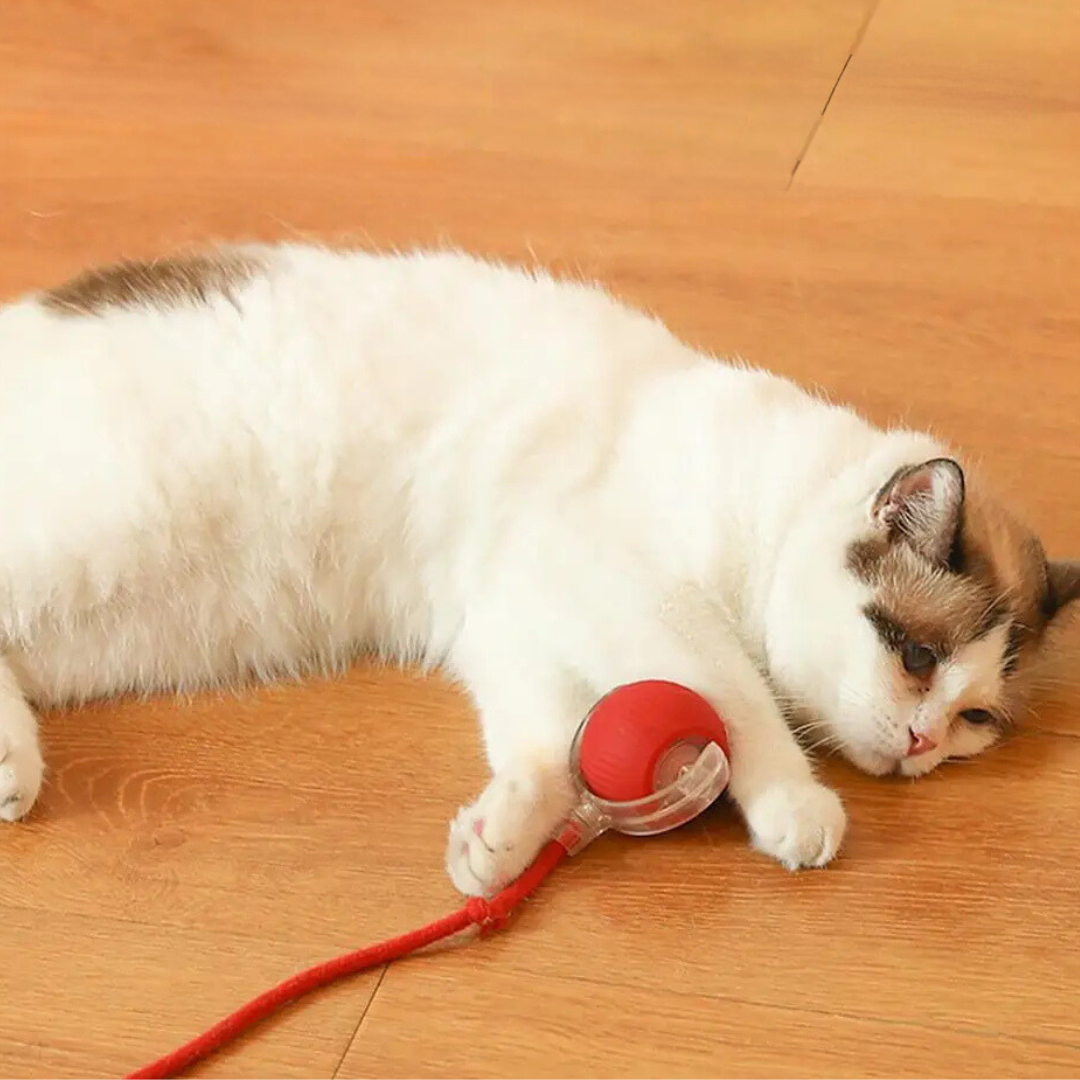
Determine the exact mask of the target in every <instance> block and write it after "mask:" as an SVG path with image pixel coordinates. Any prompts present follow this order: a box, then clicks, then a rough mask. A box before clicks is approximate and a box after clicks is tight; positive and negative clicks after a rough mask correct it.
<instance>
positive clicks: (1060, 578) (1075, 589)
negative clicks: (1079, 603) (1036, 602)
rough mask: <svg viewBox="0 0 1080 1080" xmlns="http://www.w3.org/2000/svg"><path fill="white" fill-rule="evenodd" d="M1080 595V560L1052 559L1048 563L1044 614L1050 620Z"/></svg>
mask: <svg viewBox="0 0 1080 1080" xmlns="http://www.w3.org/2000/svg"><path fill="white" fill-rule="evenodd" d="M1078 597H1080V562H1065V561H1059V560H1057V559H1051V560H1050V562H1048V563H1047V564H1046V597H1045V598H1044V600H1043V614H1044V615H1045V616H1046V620H1047V622H1049V621H1050V620H1051V619H1052V618H1053V617H1054V616H1055V615H1056V614H1057V613H1058V612H1059V611H1061V609H1062V608H1064V607H1068V605H1069V604H1071V603H1072V602H1073V601H1074V600H1076V599H1077V598H1078Z"/></svg>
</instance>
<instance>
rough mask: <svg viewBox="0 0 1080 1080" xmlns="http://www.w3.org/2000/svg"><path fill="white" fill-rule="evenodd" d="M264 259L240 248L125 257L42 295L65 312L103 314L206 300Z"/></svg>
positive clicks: (242, 279) (254, 269)
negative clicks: (146, 257)
mask: <svg viewBox="0 0 1080 1080" xmlns="http://www.w3.org/2000/svg"><path fill="white" fill-rule="evenodd" d="M262 269H263V265H262V263H260V262H259V261H258V260H257V259H255V258H253V257H251V256H248V255H241V254H239V253H238V252H230V251H221V252H214V253H211V254H200V255H184V256H173V257H171V258H164V259H157V260H155V261H153V262H133V261H125V262H120V263H116V264H114V265H112V266H104V267H99V268H95V269H92V270H87V271H85V272H83V273H82V274H79V275H78V277H75V278H73V279H72V280H71V281H69V282H67V283H66V284H64V285H61V286H59V287H58V288H55V289H51V290H50V291H48V292H46V293H44V294H43V295H42V297H41V303H42V305H43V306H44V307H46V308H48V309H49V310H50V311H55V312H57V313H58V314H62V315H100V314H102V313H103V312H105V311H107V310H108V309H109V308H140V307H156V308H159V309H163V310H167V309H169V308H174V307H180V306H182V305H185V304H206V303H208V302H209V301H210V299H211V297H213V296H215V295H225V296H228V297H230V298H231V290H232V289H234V288H236V287H237V286H238V285H243V284H245V283H246V282H248V281H250V280H251V279H252V278H253V277H254V276H255V275H256V274H257V273H258V272H259V271H260V270H262Z"/></svg>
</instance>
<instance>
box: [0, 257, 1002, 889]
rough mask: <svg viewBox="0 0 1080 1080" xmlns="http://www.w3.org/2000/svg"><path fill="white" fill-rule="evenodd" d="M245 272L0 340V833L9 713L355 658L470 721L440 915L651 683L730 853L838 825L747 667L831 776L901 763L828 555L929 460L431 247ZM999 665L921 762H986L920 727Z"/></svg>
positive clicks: (552, 823) (824, 408)
mask: <svg viewBox="0 0 1080 1080" xmlns="http://www.w3.org/2000/svg"><path fill="white" fill-rule="evenodd" d="M254 250H256V251H257V253H258V254H259V257H260V258H263V259H265V260H266V261H267V263H268V266H269V269H268V271H267V273H266V274H264V275H258V276H256V277H255V279H254V280H253V281H251V282H250V283H248V284H246V285H244V286H241V287H240V288H239V289H237V290H236V291H235V293H234V295H233V297H232V298H227V297H225V296H221V297H217V298H216V299H214V300H212V302H211V303H210V304H208V305H205V306H197V305H194V304H193V305H190V306H186V307H180V308H174V309H172V310H169V311H167V312H162V311H157V310H152V309H147V310H136V311H132V310H120V309H111V310H110V311H108V312H107V313H105V314H102V315H97V316H72V315H58V314H54V313H51V312H49V311H47V310H45V309H44V308H43V307H42V306H40V305H39V304H38V302H37V301H36V300H35V299H34V298H32V297H30V298H27V299H25V300H23V301H20V302H19V303H16V304H13V305H11V306H9V307H7V308H6V309H4V310H3V311H2V312H0V380H2V382H0V385H2V386H3V391H4V392H3V394H2V395H0V461H2V462H3V468H0V506H2V507H3V512H4V517H3V525H2V527H0V638H2V641H3V644H4V656H5V660H6V663H5V662H0V740H2V743H0V745H2V746H3V747H4V748H5V749H6V757H4V758H3V764H2V767H0V803H5V802H6V806H5V808H4V809H3V810H0V813H3V814H4V816H7V817H18V816H20V815H21V814H23V813H25V812H26V810H28V809H29V807H30V805H31V803H32V802H33V800H34V797H35V796H36V795H37V791H38V788H39V786H40V779H41V759H40V755H39V754H38V752H37V747H36V741H35V732H34V724H33V718H32V715H31V713H30V711H29V709H28V707H27V706H26V704H25V703H24V695H25V697H26V698H28V699H30V700H33V701H36V702H39V703H46V704H52V703H57V702H62V701H71V700H81V699H86V698H89V697H92V696H96V695H102V694H112V693H116V692H120V691H124V690H126V689H151V688H156V687H166V686H179V687H193V686H197V685H201V684H205V683H209V682H216V681H221V680H232V679H237V678H240V677H243V676H245V675H247V674H255V675H257V676H271V675H273V674H274V673H276V672H285V673H289V672H300V671H303V670H305V669H306V668H308V667H309V666H314V665H318V666H326V665H335V664H339V663H344V662H346V661H347V660H348V659H349V658H350V657H351V656H353V655H354V654H355V653H356V652H357V651H358V650H360V649H362V648H376V649H378V650H379V651H380V652H381V653H382V654H384V655H386V656H388V657H389V656H397V657H408V658H414V659H423V660H425V661H427V662H429V663H432V664H436V663H445V664H446V665H447V667H448V669H449V670H450V671H451V672H453V673H454V674H455V675H456V676H458V677H459V678H460V679H461V680H462V681H463V683H464V684H465V685H466V686H467V687H468V689H469V691H470V692H471V693H472V695H473V697H474V699H475V701H476V704H477V706H478V709H479V713H480V717H481V722H482V726H483V733H484V739H485V742H486V747H487V752H488V756H489V759H490V762H491V766H492V770H493V773H494V776H493V780H492V783H491V785H490V786H489V787H488V789H487V791H486V792H485V793H484V794H483V795H481V797H480V799H479V800H478V801H477V803H476V804H474V806H473V807H470V808H468V809H466V810H464V811H462V813H461V814H460V815H459V816H458V818H457V819H456V821H455V823H454V824H453V825H452V826H451V836H450V846H449V851H448V866H449V870H450V874H451V876H452V877H453V879H454V881H455V882H456V883H457V885H458V886H459V887H460V888H462V889H463V890H465V891H467V892H483V891H489V890H490V889H492V888H494V887H495V886H496V885H498V884H499V883H500V882H503V881H505V880H507V879H508V878H510V877H512V876H514V875H515V874H517V873H518V872H519V871H520V870H521V869H522V868H523V867H524V866H525V865H526V864H527V863H528V861H529V860H530V859H531V858H532V856H533V855H534V854H535V852H536V850H537V848H538V847H539V845H540V844H541V843H542V842H543V840H544V839H545V838H546V837H547V836H548V835H549V834H550V832H551V831H552V830H553V829H554V828H555V827H556V826H557V825H558V823H559V822H560V820H561V819H562V818H563V816H564V815H565V814H566V812H567V810H568V809H569V806H570V803H571V799H572V791H571V785H570V782H569V778H568V776H567V771H566V757H567V749H568V745H569V742H570V738H571V736H572V734H573V731H574V729H575V727H576V726H577V724H578V722H579V721H580V719H581V717H582V715H583V710H584V709H585V708H587V706H588V704H589V703H590V702H591V701H592V700H594V699H595V698H596V697H597V696H598V695H599V694H601V693H603V692H604V691H606V690H608V689H610V688H611V687H613V686H614V685H617V684H619V683H624V682H627V681H630V680H634V679H639V678H646V677H663V678H669V679H674V680H676V681H680V682H683V683H685V684H687V685H690V686H692V687H694V688H696V689H698V690H700V691H702V692H703V693H705V694H706V695H708V696H709V697H710V698H711V699H712V700H713V701H714V702H715V703H716V705H717V706H718V708H719V709H720V710H721V712H722V714H723V715H724V717H725V718H726V720H727V722H728V724H729V727H730V730H731V738H732V756H733V768H734V776H733V780H732V784H731V794H732V795H733V797H734V799H735V801H736V803H737V804H738V806H739V807H740V808H741V810H742V812H743V813H744V815H745V816H746V819H747V821H748V824H749V828H750V831H751V834H752V836H753V839H754V842H755V843H756V844H757V846H758V847H760V848H761V849H762V850H763V851H766V852H768V853H769V854H772V855H774V856H775V857H777V858H778V859H780V860H781V861H782V862H783V863H785V864H786V865H788V866H791V867H796V866H802V865H820V864H823V863H825V862H827V861H828V860H829V859H830V858H831V857H832V856H833V854H834V853H835V852H836V850H837V848H838V846H839V844H840V841H841V839H842V836H843V832H844V828H845V818H844V812H843V808H842V807H841V805H840V802H839V800H838V799H837V798H836V796H835V795H833V794H832V792H830V791H828V790H827V789H825V788H823V787H822V786H820V785H819V784H818V783H817V781H816V780H815V779H814V777H813V774H812V771H811V767H810V765H809V763H808V761H807V758H806V756H805V755H804V753H803V751H802V749H801V748H800V747H799V745H798V743H797V742H796V740H795V738H794V737H793V736H792V734H791V733H790V732H789V729H788V727H787V725H786V722H785V720H784V717H783V715H782V711H781V708H780V706H779V705H778V703H777V701H776V699H775V697H774V692H773V687H772V686H770V684H769V683H767V681H766V678H765V675H764V673H765V672H768V674H769V676H770V677H771V679H772V681H773V684H774V685H775V687H777V688H779V689H780V690H781V691H782V693H783V694H784V695H785V696H786V697H788V698H790V699H791V700H792V702H793V703H794V704H796V705H800V706H805V707H806V708H807V709H809V710H811V711H812V712H813V713H814V714H815V715H817V716H819V717H821V718H822V721H821V722H822V723H824V724H825V725H827V727H826V730H827V731H828V733H829V736H830V737H831V738H832V739H834V740H836V741H838V742H839V743H840V744H841V746H842V748H843V749H844V750H845V752H847V753H849V756H851V757H852V759H853V760H855V761H856V762H857V763H858V764H861V765H862V766H863V767H867V768H870V769H871V770H872V771H885V770H886V769H892V768H895V767H897V766H898V764H899V763H900V762H901V761H904V757H903V755H904V752H905V751H906V748H907V745H908V738H909V731H908V728H909V725H910V724H911V723H914V722H915V720H914V719H913V717H914V715H915V714H914V712H913V709H914V708H915V706H914V705H910V704H907V703H905V702H904V701H902V700H898V699H897V694H896V692H895V691H894V689H893V684H892V682H891V680H890V676H889V672H891V671H892V670H893V668H894V666H895V661H894V659H893V658H892V657H890V656H888V655H887V654H886V653H885V651H884V649H883V648H882V646H881V645H880V644H879V643H878V642H877V640H876V638H875V637H874V634H873V632H872V630H871V628H870V627H869V625H868V624H867V622H866V620H865V619H864V618H863V617H862V615H861V613H860V610H859V609H860V605H861V603H862V602H863V601H864V599H865V597H864V595H863V593H864V591H865V587H864V586H861V585H860V584H859V583H858V582H857V581H855V580H854V579H853V578H852V576H851V575H850V574H849V573H848V572H847V570H846V568H845V566H844V552H845V550H846V545H847V544H848V543H849V542H850V540H851V539H852V538H854V537H855V536H858V535H859V534H860V533H861V532H864V531H865V530H866V529H867V528H868V526H869V520H870V519H869V506H870V501H871V500H872V498H873V496H874V494H875V492H876V491H877V490H878V489H879V488H880V486H881V484H882V483H883V482H884V481H885V480H886V479H887V478H888V476H889V475H890V474H891V473H892V471H893V470H894V469H895V468H896V467H897V466H899V465H900V464H903V463H911V462H916V461H920V460H923V459H925V458H928V457H933V456H936V455H938V454H940V453H941V452H942V448H941V447H940V446H938V444H936V443H935V442H934V441H933V440H931V439H929V438H927V437H925V436H922V435H918V434H913V433H908V432H903V431H897V432H891V433H884V432H880V431H877V430H874V429H873V428H871V427H870V426H868V425H867V424H866V423H864V422H863V421H862V420H861V419H859V418H858V417H856V416H855V415H854V414H853V413H852V412H850V411H847V410H845V409H841V408H838V407H834V406H830V405H828V404H826V403H824V402H821V401H819V400H816V399H814V398H811V397H809V396H807V395H805V394H803V393H802V392H801V391H800V390H798V389H797V388H796V387H794V386H793V385H791V384H790V383H788V382H786V381H784V380H781V379H779V378H776V377H773V376H771V375H768V374H765V373H761V372H758V371H753V370H748V369H745V368H742V367H737V366H731V365H728V364H724V363H720V362H718V361H716V360H714V359H712V358H710V357H706V356H703V355H701V354H700V353H698V352H695V351H693V350H691V349H690V348H688V347H686V346H685V345H683V344H681V343H680V342H679V341H677V340H676V339H675V338H674V337H673V336H672V335H671V334H670V333H669V332H668V331H667V330H666V329H665V328H664V327H663V326H661V325H660V324H659V323H658V322H656V321H655V320H652V319H649V318H647V317H646V316H644V315H642V314H640V313H637V312H634V311H631V310H628V309H627V308H625V307H623V306H621V305H619V304H618V303H616V302H615V301H613V300H612V299H611V298H609V297H608V296H607V295H606V294H605V293H603V292H602V291H600V290H599V289H596V288H592V287H586V286H584V285H580V284H574V283H565V282H564V283H559V282H556V281H554V280H552V279H550V278H549V277H547V276H545V275H542V274H528V273H523V272H519V271H516V270H511V269H506V268H500V267H495V266H492V265H489V264H485V263H482V262H478V261H474V260H471V259H468V258H466V257H463V256H458V255H451V254H417V255H411V256H384V257H376V256H371V255H367V254H360V253H350V254H343V253H334V252H331V251H327V250H323V249H319V248H316V247H308V246H301V245H294V246H284V247H277V248H267V249H261V248H260V249H254ZM695 605H703V607H701V610H707V611H708V612H711V614H710V616H709V617H708V618H707V619H706V620H705V622H704V623H701V622H700V621H699V623H698V624H697V625H698V626H699V631H695V633H694V634H693V635H690V636H689V637H688V636H687V635H686V634H685V633H682V632H681V631H680V630H679V621H680V619H682V618H684V617H689V614H690V608H692V607H694V606H695ZM699 614H700V612H699ZM702 625H704V626H706V627H707V629H706V631H704V632H701V631H700V626H702ZM996 647H997V649H998V652H997V654H995V653H994V649H995V643H993V642H988V643H984V645H983V646H982V652H981V653H978V655H976V653H975V652H973V654H972V656H971V657H970V658H966V659H963V658H962V659H958V661H957V662H958V663H959V664H960V665H961V666H965V667H966V666H971V667H973V668H974V669H976V674H974V675H972V676H970V677H967V678H964V679H958V680H957V681H956V686H955V687H954V689H953V690H950V691H948V692H947V694H946V697H949V700H943V701H942V702H941V703H940V708H939V710H938V712H937V713H935V717H934V719H933V723H934V724H937V725H938V727H939V728H940V731H939V732H938V733H939V734H940V735H941V736H942V745H941V747H940V755H941V756H944V755H945V754H947V753H950V752H953V750H957V751H958V752H974V751H975V750H978V749H981V748H982V745H983V743H984V742H986V741H990V739H991V738H992V737H988V736H984V735H983V734H982V733H975V734H974V735H973V734H972V733H971V732H969V731H966V730H965V731H961V732H960V733H959V735H958V736H957V738H958V742H957V744H956V746H955V747H951V746H950V742H949V734H948V733H949V731H950V730H952V728H953V727H954V726H955V724H954V723H953V720H952V717H951V710H952V708H953V705H954V704H955V702H953V701H952V698H956V699H957V700H959V699H960V698H964V703H965V704H969V703H970V701H971V700H972V699H973V696H981V698H989V699H992V698H993V696H994V695H995V693H997V685H996V682H995V680H996V679H997V678H998V676H997V665H998V661H999V660H1000V649H1001V648H1002V647H1003V645H1002V643H1001V642H997V643H996ZM973 648H974V647H973ZM20 688H21V690H20ZM943 692H944V691H943ZM978 703H979V704H983V703H984V701H983V700H980V701H979V702H978ZM920 722H921V721H920ZM935 730H937V728H935ZM973 738H974V740H975V741H974V742H972V739H973ZM965 740H966V741H965ZM3 752H4V751H3V750H0V754H2V753H3ZM923 764H927V763H923ZM931 764H936V761H934V762H932V763H931ZM906 765H907V766H908V767H910V766H911V762H910V761H908V762H906Z"/></svg>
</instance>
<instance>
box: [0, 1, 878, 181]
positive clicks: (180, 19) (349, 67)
mask: <svg viewBox="0 0 1080 1080" xmlns="http://www.w3.org/2000/svg"><path fill="white" fill-rule="evenodd" d="M868 3H869V0H812V2H807V0H770V2H769V3H765V4H748V3H740V4H736V5H731V6H729V7H728V9H727V10H726V11H725V12H724V15H723V17H719V18H718V17H717V13H716V8H715V5H714V4H713V3H711V2H709V0H694V2H692V3H681V4H678V5H674V6H672V5H658V4H655V3H652V2H649V0H636V2H634V3H626V2H619V3H616V2H615V0H605V2H603V3H594V4H590V5H588V7H586V8H582V7H581V5H580V4H575V3H573V2H572V0H547V2H545V3H542V4H529V5H520V4H502V5H494V6H493V5H491V4H486V3H482V2H480V0H458V2H455V3H453V4H447V3H434V2H427V3H410V4H409V5H407V6H406V7H405V8H404V9H403V8H402V5H399V4H395V3H391V2H386V0H384V2H381V3H374V4H371V3H369V4H351V3H347V2H345V0H334V2H331V3H321V4H319V5H317V6H314V7H312V8H310V9H309V10H307V11H306V12H305V14H304V17H303V18H298V17H297V13H296V8H295V5H293V4H290V3H287V2H286V0H273V2H267V0H232V2H231V3H228V4H215V3H210V2H209V0H200V2H198V3H188V4H184V5H182V6H180V7H178V6H176V5H174V4H166V3H143V2H139V0H112V2H110V3H109V4H107V5H96V6H94V7H90V8H78V7H74V6H72V5H71V4H68V3H63V2H61V0H40V2H38V3H34V4H25V3H23V4H14V5H11V4H9V5H5V11H4V14H3V15H2V16H0V39H2V40H4V41H5V42H6V43H7V54H6V58H5V64H4V65H3V66H2V71H0V102H3V106H2V107H0V128H2V129H3V130H4V131H5V133H6V135H7V138H8V139H10V140H11V141H10V143H9V149H8V155H7V162H8V164H6V169H10V170H12V171H15V172H17V173H18V174H19V175H22V176H24V177H26V178H27V179H28V180H31V181H32V180H33V179H35V178H37V177H39V176H42V175H44V176H49V177H55V176H57V175H64V176H66V177H67V178H68V179H69V180H70V181H72V182H73V183H76V184H77V183H78V182H80V181H81V180H82V179H83V178H84V176H85V175H86V167H85V162H86V160H87V159H88V158H89V159H92V161H93V163H94V169H93V175H103V174H104V175H111V176H114V177H116V178H117V179H120V178H121V177H131V176H132V174H133V172H135V173H137V174H138V175H140V176H143V177H147V176H148V175H149V174H156V173H158V172H163V171H168V172H170V173H172V175H173V176H174V177H175V178H176V179H179V178H181V177H186V178H189V179H196V178H197V179H198V180H200V181H202V180H205V179H206V178H207V177H208V176H211V175H214V174H215V173H225V174H233V173H235V172H236V171H239V172H241V173H244V172H248V171H250V172H258V171H261V170H262V169H265V168H268V167H269V168H271V169H273V168H275V167H276V168H286V169H288V170H289V171H290V172H296V171H298V170H299V171H301V172H308V173H320V172H334V173H338V174H339V175H341V176H343V177H345V176H347V175H348V173H349V172H350V171H368V170H371V169H373V168H380V167H381V162H382V161H383V160H384V159H385V157H386V156H387V155H391V156H392V155H397V154H400V153H403V152H404V153H405V154H410V153H412V154H417V153H418V154H423V155H427V156H430V157H431V158H432V159H433V162H432V164H433V166H434V167H436V168H438V169H439V170H440V174H441V176H440V179H441V182H443V183H447V182H450V183H452V182H453V174H454V171H455V163H456V161H457V159H458V158H464V159H467V160H471V161H474V162H484V161H488V160H490V161H492V162H494V163H496V164H497V163H498V162H499V161H500V160H501V159H506V158H513V159H514V160H515V161H516V162H518V163H519V165H521V166H524V167H526V168H529V169H535V170H537V171H538V172H539V173H541V174H543V175H544V176H545V177H546V178H547V179H548V180H549V182H555V183H557V184H558V186H559V187H560V189H561V190H562V192H563V195H564V197H572V195H573V192H574V190H575V189H576V187H577V186H578V185H580V184H582V183H591V184H619V185H625V184H635V183H637V182H638V180H639V179H641V180H645V181H647V182H649V183H651V184H653V185H655V184H657V183H660V184H663V185H681V184H694V185H695V186H697V187H699V189H700V188H702V187H703V185H711V184H715V183H717V182H719V181H722V180H736V181H750V182H755V183H763V184H767V185H769V186H770V187H772V188H774V189H779V188H782V187H783V186H784V185H785V184H786V183H787V180H788V177H789V175H790V173H791V169H792V167H793V165H794V163H795V160H796V158H797V156H798V154H799V152H800V151H801V148H802V146H803V144H804V143H805V140H806V137H807V135H808V134H809V131H810V129H811V127H812V125H813V123H814V121H815V120H816V118H817V116H818V114H819V112H820V110H821V107H822V105H823V104H824V102H825V99H826V98H827V96H828V94H829V90H830V88H831V87H832V85H833V82H834V81H835V79H836V76H837V74H838V73H839V71H840V69H841V67H842V65H843V63H844V60H845V58H846V56H847V52H848V49H849V47H850V44H851V42H852V40H853V39H854V37H855V34H856V32H857V30H858V27H859V26H860V24H861V23H862V21H863V18H864V15H865V12H866V10H867V7H868ZM59 132H65V135H64V136H63V137H58V133H59ZM79 134H81V136H82V138H81V139H79V138H78V135H79ZM643 146H649V147H650V151H649V153H647V154H642V152H641V149H642V147H643ZM72 151H77V152H74V153H73V152H72ZM166 162H168V167H167V169H166V168H163V167H164V166H165V165H166Z"/></svg>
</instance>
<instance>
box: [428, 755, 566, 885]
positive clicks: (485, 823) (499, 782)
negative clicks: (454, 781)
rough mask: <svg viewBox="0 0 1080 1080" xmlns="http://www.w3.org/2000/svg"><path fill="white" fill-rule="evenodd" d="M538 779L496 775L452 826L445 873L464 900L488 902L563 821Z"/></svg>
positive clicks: (552, 795) (550, 795) (553, 798)
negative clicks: (481, 898) (484, 898)
mask: <svg viewBox="0 0 1080 1080" xmlns="http://www.w3.org/2000/svg"><path fill="white" fill-rule="evenodd" d="M557 802H558V797H557V795H554V793H552V792H550V791H547V790H545V788H544V784H543V781H542V778H541V777H540V776H535V777H533V776H527V775H516V774H503V773H499V774H497V775H496V776H494V777H493V778H492V780H491V783H489V784H488V786H487V787H486V788H485V789H484V792H483V794H482V795H481V796H480V798H479V799H477V800H476V802H474V803H473V804H472V806H467V807H465V808H464V809H462V810H461V811H460V812H459V813H458V815H457V817H456V818H454V820H453V821H452V822H451V823H450V840H449V843H448V845H447V849H446V868H447V870H448V871H449V873H450V879H451V881H453V883H454V885H455V886H456V887H457V889H458V890H459V891H461V892H463V893H465V894H466V895H467V896H492V895H494V894H495V893H496V892H498V891H499V889H501V888H503V887H504V886H506V885H509V884H510V882H511V881H513V880H514V879H515V878H516V877H517V876H518V875H519V874H520V873H521V872H522V871H523V870H524V869H525V868H526V867H527V866H528V865H529V863H531V862H532V860H533V859H534V858H535V857H536V854H537V852H538V851H539V850H540V848H541V846H542V845H543V843H544V842H545V841H546V840H547V839H548V838H549V837H550V835H551V832H552V829H553V828H554V827H555V825H557V824H558V820H561V817H562V808H561V807H560V806H557V805H556V803H557Z"/></svg>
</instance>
